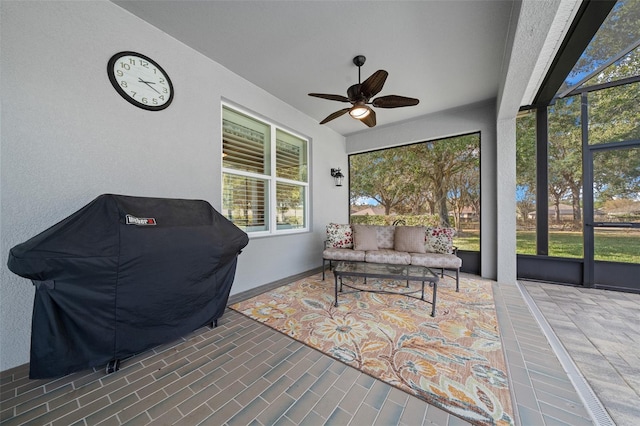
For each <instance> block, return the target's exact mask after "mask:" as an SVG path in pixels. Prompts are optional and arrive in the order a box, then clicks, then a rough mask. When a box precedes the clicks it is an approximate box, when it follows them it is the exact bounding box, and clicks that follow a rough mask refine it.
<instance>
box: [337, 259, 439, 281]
mask: <svg viewBox="0 0 640 426" xmlns="http://www.w3.org/2000/svg"><path fill="white" fill-rule="evenodd" d="M333 271H334V273H335V274H336V275H342V274H345V275H350V276H367V277H372V278H392V279H402V280H411V281H430V282H437V281H438V276H437V275H436V274H435V273H434V272H433V271H432V270H431V269H429V268H427V267H426V266H416V265H391V264H387V263H367V262H350V261H341V262H338V264H337V265H336V266H335V268H334V269H333Z"/></svg>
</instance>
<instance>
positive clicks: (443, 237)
mask: <svg viewBox="0 0 640 426" xmlns="http://www.w3.org/2000/svg"><path fill="white" fill-rule="evenodd" d="M455 234H456V230H455V229H453V228H439V227H434V228H431V227H429V228H427V233H426V238H425V242H424V246H425V251H426V252H427V253H445V254H451V253H453V236H454V235H455Z"/></svg>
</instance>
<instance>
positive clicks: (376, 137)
mask: <svg viewBox="0 0 640 426" xmlns="http://www.w3.org/2000/svg"><path fill="white" fill-rule="evenodd" d="M473 132H480V167H481V171H480V185H481V188H480V190H481V193H482V196H481V203H482V204H481V207H480V244H481V246H480V252H481V264H480V272H481V275H482V276H483V277H486V278H491V279H495V278H496V275H497V269H496V268H497V259H496V257H497V252H496V247H497V244H496V228H497V222H496V216H497V214H496V190H495V188H496V111H495V101H494V100H490V101H487V102H483V103H479V104H473V105H467V106H465V107H461V108H456V109H452V110H446V111H440V112H438V113H435V114H431V115H427V116H424V117H420V118H418V119H416V120H412V121H406V122H404V123H402V124H398V125H394V126H384V127H378V128H375V129H374V130H371V131H367V132H361V133H356V134H353V135H350V136H348V137H347V153H348V154H354V153H357V152H364V151H371V150H375V149H380V148H387V147H392V146H399V145H406V144H409V143H414V142H424V141H430V140H434V139H441V138H446V137H449V136H456V135H462V134H467V133H473ZM514 217H515V214H514ZM514 233H515V228H514ZM513 261H514V263H515V252H514V260H513Z"/></svg>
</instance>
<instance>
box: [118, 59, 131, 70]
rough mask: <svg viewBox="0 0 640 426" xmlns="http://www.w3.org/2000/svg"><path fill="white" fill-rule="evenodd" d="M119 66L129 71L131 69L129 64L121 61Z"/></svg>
mask: <svg viewBox="0 0 640 426" xmlns="http://www.w3.org/2000/svg"><path fill="white" fill-rule="evenodd" d="M120 67H121V68H124V69H125V70H127V71H129V70H130V69H131V65H129V64H127V63H124V62H122V61H120Z"/></svg>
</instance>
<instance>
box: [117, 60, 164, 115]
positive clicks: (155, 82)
mask: <svg viewBox="0 0 640 426" xmlns="http://www.w3.org/2000/svg"><path fill="white" fill-rule="evenodd" d="M107 73H108V74H109V80H110V81H111V84H113V87H114V88H115V89H116V91H118V93H120V95H122V97H123V98H125V99H126V100H127V101H129V102H130V103H132V104H133V105H135V106H137V107H140V108H143V109H146V110H150V111H159V110H162V109H165V108H166V107H168V106H169V104H170V103H171V101H172V100H173V85H172V84H171V80H170V79H169V76H168V75H167V73H166V72H165V71H164V70H163V69H162V67H160V65H158V64H157V63H156V62H155V61H153V60H152V59H150V58H148V57H146V56H144V55H141V54H140V53H135V52H120V53H116V54H115V55H113V56H112V57H111V59H110V60H109V63H108V65H107Z"/></svg>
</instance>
